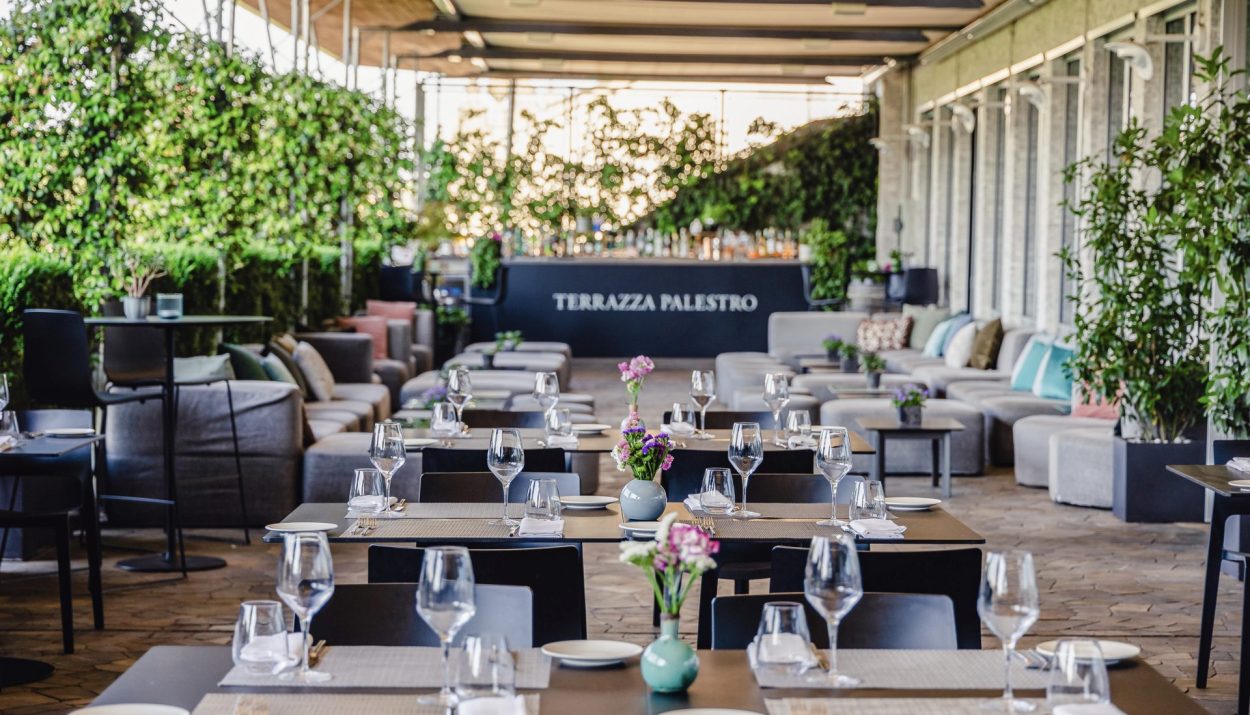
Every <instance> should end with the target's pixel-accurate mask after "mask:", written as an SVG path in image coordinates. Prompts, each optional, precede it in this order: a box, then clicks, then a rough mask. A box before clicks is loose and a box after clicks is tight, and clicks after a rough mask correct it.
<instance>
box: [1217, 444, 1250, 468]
mask: <svg viewBox="0 0 1250 715" xmlns="http://www.w3.org/2000/svg"><path fill="white" fill-rule="evenodd" d="M1233 457H1250V439H1216V440H1212V441H1211V463H1212V464H1227V463H1228V460H1230V459H1232V458H1233Z"/></svg>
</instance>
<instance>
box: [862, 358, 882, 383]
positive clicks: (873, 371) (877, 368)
mask: <svg viewBox="0 0 1250 715" xmlns="http://www.w3.org/2000/svg"><path fill="white" fill-rule="evenodd" d="M860 369H861V370H863V371H864V377H865V379H867V381H868V389H870V390H876V389H878V388H880V387H881V373H883V372H885V360H883V359H882V358H881V357H880V356H879V355H877V354H876V353H869V352H865V353H864V354H863V359H862V360H860Z"/></svg>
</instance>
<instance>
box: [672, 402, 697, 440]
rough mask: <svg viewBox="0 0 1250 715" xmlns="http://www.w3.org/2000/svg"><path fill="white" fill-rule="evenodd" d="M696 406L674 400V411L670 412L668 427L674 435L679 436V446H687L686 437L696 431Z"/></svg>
mask: <svg viewBox="0 0 1250 715" xmlns="http://www.w3.org/2000/svg"><path fill="white" fill-rule="evenodd" d="M694 426H695V416H694V408H693V407H691V406H690V404H689V403H686V402H674V403H673V411H672V412H670V413H669V417H668V429H669V431H670V432H672V433H673V436H674V437H677V438H679V443H678V444H677V445H676V446H678V447H685V446H686V443H685V439H686V438H687V437H690V436H692V435H694V433H695V429H694Z"/></svg>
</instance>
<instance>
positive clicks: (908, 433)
mask: <svg viewBox="0 0 1250 715" xmlns="http://www.w3.org/2000/svg"><path fill="white" fill-rule="evenodd" d="M856 421H857V422H859V426H860V427H862V428H864V429H865V430H868V431H869V432H871V433H872V434H873V446H874V447H876V448H877V458H876V460H875V461H874V462H873V470H872V476H873V478H874V479H878V480H880V481H881V484H882V485H883V486H884V485H885V443H886V441H887V440H890V439H894V440H922V441H924V440H927V441H928V442H929V443H930V444H932V446H933V468H932V474H933V484H934V486H937V484H938V460H939V457H938V452H939V449H940V450H941V464H942V482H941V483H942V496H944V497H946V498H948V499H949V498H950V496H951V433H953V432H959V431H962V430H963V429H964V425H963V423H962V422H960V421H959V420H957V419H955V418H953V417H925V418H924V419H923V420H922V421H921V423H920V424H919V425H915V426H905V425H901V424H899V423H898V421H897V420H894V419H891V418H888V417H861V418H860V419H858V420H856Z"/></svg>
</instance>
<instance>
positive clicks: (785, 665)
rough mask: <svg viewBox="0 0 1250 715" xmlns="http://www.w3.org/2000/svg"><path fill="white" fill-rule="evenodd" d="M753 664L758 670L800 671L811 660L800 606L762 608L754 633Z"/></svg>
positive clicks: (783, 604)
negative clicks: (755, 664) (757, 665)
mask: <svg viewBox="0 0 1250 715" xmlns="http://www.w3.org/2000/svg"><path fill="white" fill-rule="evenodd" d="M752 646H753V647H754V649H755V662H756V663H759V665H760V667H762V668H777V669H780V670H784V671H787V672H795V671H801V670H802V669H803V668H804V667H805V666H806V665H807V663H808V662H810V661H811V658H812V650H811V647H812V636H811V634H810V633H809V632H808V630H807V614H806V613H804V611H803V604H801V603H795V602H793V601H770V602H768V603H765V604H764V611H763V613H761V614H760V625H759V628H758V629H757V630H756V632H755V642H754V643H753V644H752Z"/></svg>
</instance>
